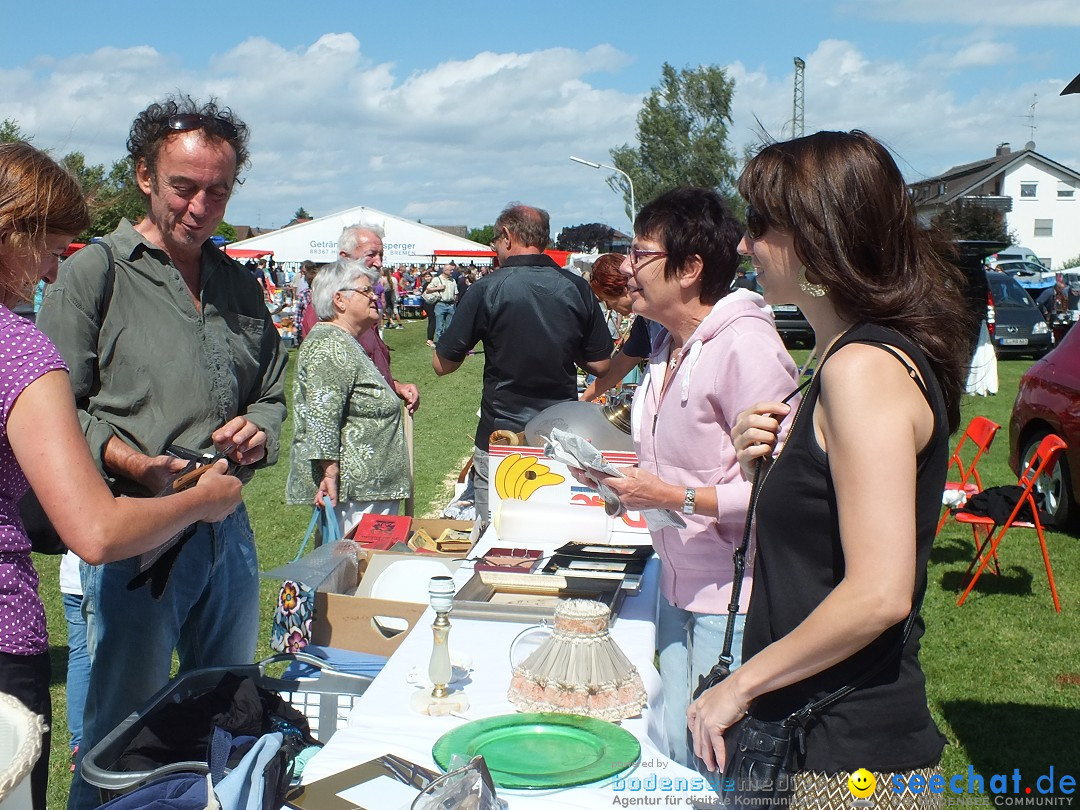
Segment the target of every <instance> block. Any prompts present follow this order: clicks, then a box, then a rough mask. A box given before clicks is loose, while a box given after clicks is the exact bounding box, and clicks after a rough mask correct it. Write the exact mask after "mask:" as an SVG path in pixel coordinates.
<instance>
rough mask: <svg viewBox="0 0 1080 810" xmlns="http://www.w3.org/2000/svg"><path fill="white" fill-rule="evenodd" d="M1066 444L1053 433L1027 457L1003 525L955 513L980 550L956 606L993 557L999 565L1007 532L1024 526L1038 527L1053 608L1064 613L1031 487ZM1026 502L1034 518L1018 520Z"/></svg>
mask: <svg viewBox="0 0 1080 810" xmlns="http://www.w3.org/2000/svg"><path fill="white" fill-rule="evenodd" d="M1065 447H1066V445H1065V442H1064V441H1062V440H1061V439H1060V438H1058V437H1057V436H1055V435H1054V434H1052V433H1051V434H1050V435H1049V436H1047V437H1046V438H1044V439H1043V440H1042V441H1041V442H1039V446H1038V447H1037V448H1035V453H1034V454H1033V455H1032V456H1031V458H1030V459H1029V460H1028V462H1027V464H1026V465H1025V466H1024V470H1023V472H1021V473H1020V477H1019V479H1018V480H1017V483H1018V484H1019V485H1020V486H1021V487H1023V492H1022V493H1021V495H1020V499H1019V500H1018V501H1017V504H1016V506H1015V507H1013V510H1012V512H1011V513H1010V514H1009V517H1008V519H1007V520H1006V521H1005V522H1004V523H1003V524H1000V525H999V524H997V523H996V522H995V521H994V519H993V518H991V517H987V516H985V515H975V514H972V513H971V512H965V511H964V510H962V509H961V510H958V511H956V512H955V513H953V515H954V517H955V518H956V519H957V521H959V522H960V523H967V524H969V525H970V526H971V531H972V533H973V534H974V536H975V545H976V548H977V550H976V552H975V556H974V557H973V558H972V560H971V564H970V565H969V566H968V567H967V571H966V572H965V573H969V572H970V571H971V569H972V568H973V567H974V566H975V563H978V564H979V567H978V568H977V569H976V570H975V575H974V576H973V577H972V578H971V582H969V583H968V586H967V588H966V589H965V590H964V593H963V594H962V595H961V597H960V599H959V601H958V602H957V603H956V604H957V605H962V604H964V600H965V599H967V597H968V594H969V593H971V589H972V588H973V587H975V582H976V581H977V580H978V579H979V576H980V575H981V574H982V572H983V570H984V569H985V568H986V566H987V564H988V563H989V562H990V561H991V560H994V564H995V566H996V565H997V550H998V546H999V545H1001V541H1002V539H1003V538H1004V537H1005V534H1006V532H1008V531H1009V529H1012V528H1025V529H1035V532H1036V534H1037V535H1038V536H1039V545H1040V546H1041V547H1042V556H1043V562H1044V563H1046V578H1047V580H1049V582H1050V594H1051V595H1052V596H1053V597H1054V608H1055V609H1056V610H1057V612H1058V613H1060V612H1061V600H1060V599H1058V592H1057V586H1056V585H1054V572H1053V571H1052V570H1051V568H1050V553H1049V552H1048V551H1047V550H1046V538H1045V537H1044V536H1043V525H1042V520H1041V519H1040V518H1039V510H1038V508H1037V507H1036V505H1035V498H1034V497H1033V496H1032V490H1033V489H1034V487H1035V482H1036V481H1037V480H1038V478H1039V477H1040V476H1042V475H1044V474H1046V472H1047V471H1048V470H1050V469H1051V468H1052V467H1053V466H1054V463H1055V462H1056V461H1057V458H1058V456H1059V455H1060V454H1061V452H1062V451H1063V450H1064V449H1065ZM1025 504H1027V506H1028V507H1030V509H1031V513H1032V515H1033V519H1032V521H1026V520H1019V519H1018V517H1017V516H1018V515H1019V514H1020V510H1021V509H1022V508H1023V507H1024V505H1025ZM980 526H981V527H983V528H984V529H985V530H986V535H985V537H984V538H983V539H982V541H981V542H980V540H979V531H978V529H979V527H980ZM999 573H1000V571H999Z"/></svg>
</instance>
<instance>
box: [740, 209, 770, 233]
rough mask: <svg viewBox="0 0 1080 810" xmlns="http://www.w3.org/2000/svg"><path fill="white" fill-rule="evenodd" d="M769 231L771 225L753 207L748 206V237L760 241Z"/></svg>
mask: <svg viewBox="0 0 1080 810" xmlns="http://www.w3.org/2000/svg"><path fill="white" fill-rule="evenodd" d="M767 230H769V223H768V221H767V220H766V219H765V217H763V216H762V215H761V213H760V212H759V211H758V210H757V209H756V208H754V206H752V205H748V206H746V235H747V236H749V237H750V238H751V239H760V238H761V237H763V236H764V235H765V232H766V231H767Z"/></svg>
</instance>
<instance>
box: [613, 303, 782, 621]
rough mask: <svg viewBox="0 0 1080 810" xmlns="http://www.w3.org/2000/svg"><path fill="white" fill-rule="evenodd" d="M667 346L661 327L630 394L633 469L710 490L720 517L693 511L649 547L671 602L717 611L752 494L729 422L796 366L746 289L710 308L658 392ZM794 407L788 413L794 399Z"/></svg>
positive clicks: (772, 394)
mask: <svg viewBox="0 0 1080 810" xmlns="http://www.w3.org/2000/svg"><path fill="white" fill-rule="evenodd" d="M670 352H671V338H670V335H668V333H667V332H661V333H660V335H658V336H657V338H656V341H655V342H654V347H653V353H652V356H651V357H650V358H649V369H648V372H647V373H646V375H645V378H644V380H643V381H642V383H641V386H640V387H639V389H638V391H637V394H636V395H635V397H634V405H633V411H632V417H631V422H632V426H633V436H634V443H635V446H636V447H637V453H638V466H639V467H640V468H641V469H643V470H645V471H647V472H651V473H653V474H655V475H657V476H659V477H660V478H662V479H663V480H664V481H666V482H668V483H670V484H677V485H680V486H687V487H695V488H698V489H701V488H702V487H707V486H713V487H715V488H716V500H717V503H718V504H719V507H720V509H719V511H720V517H719V518H718V519H717V518H712V517H704V516H702V515H690V516H687V517H686V523H687V526H686V528H685V529H676V528H673V527H667V528H664V529H661V530H660V531H659V532H654V533H653V535H652V538H653V546H654V548H655V549H656V551H657V553H658V554H659V555H660V559H661V560H662V562H663V566H662V568H661V574H660V590H661V592H662V593H663V595H664V597H665V598H666V599H667V600H668V601H669V602H670V603H671V604H673V605H675V606H676V607H679V608H683V609H685V610H690V611H693V612H695V613H710V614H722V613H726V612H727V605H728V602H729V601H730V599H731V581H732V577H733V575H734V572H733V567H732V560H731V554H732V552H733V551H734V550H735V548H737V547H738V545H739V543H740V542H741V541H742V532H743V524H744V522H745V520H746V510H747V505H748V501H749V499H750V482H749V481H747V480H745V479H744V478H743V475H742V471H741V469H740V467H739V463H738V461H737V460H736V458H735V448H734V446H733V445H732V443H731V435H730V432H731V428H732V426H733V425H734V423H735V419H736V418H737V417H738V415H739V414H740V413H742V412H743V411H744V410H746V409H747V408H749V407H750V406H752V405H754V404H755V403H757V402H761V401H764V400H776V401H779V400H781V399H783V398H784V397H786V396H787V395H788V394H790V393H791V392H792V391H793V390H794V389H795V387H796V381H795V380H796V376H797V371H796V369H795V364H794V362H793V361H792V359H791V355H789V354H788V352H787V350H786V349H785V348H784V344H783V342H782V341H781V340H780V336H779V335H778V334H777V332H776V327H775V325H774V324H773V320H772V315H771V314H770V312H769V310H768V308H767V307H766V306H765V302H764V301H763V299H762V298H761V296H760V295H758V294H757V293H754V292H750V291H749V290H741V289H740V290H733V291H732V292H730V293H728V295H726V296H725V297H724V298H721V299H720V300H719V301H718V302H717V303H716V305H715V306H713V308H712V311H711V312H710V313H709V314H708V315H707V316H706V317H705V320H703V321H702V322H701V323H700V324H699V325H698V327H697V329H696V330H695V331H694V333H693V334H692V335H691V336H690V339H689V340H688V341H687V342H686V345H685V346H684V347H683V351H682V359H681V361H680V363H679V367H678V369H677V370H676V372H675V374H674V376H673V378H672V379H671V380H670V381H669V382H668V385H667V387H666V388H664V389H663V390H661V386H662V384H663V379H664V373H665V369H666V363H667V359H668V357H669V355H670ZM791 405H792V410H791V414H794V412H795V407H796V406H797V405H798V400H797V399H795V400H793V401H792V403H791ZM790 421H791V415H789V416H788V417H787V418H786V419H785V421H784V424H783V425H782V429H781V439H783V437H784V436H785V435H786V433H787V427H788V424H789V423H790ZM755 550H756V545H755V543H754V542H753V540H752V541H751V546H750V550H749V552H748V555H747V566H746V573H745V575H744V578H743V585H742V593H741V594H740V597H739V603H740V612H743V613H745V612H746V607H747V605H748V604H749V601H750V590H751V584H752V570H753V556H754V551H755Z"/></svg>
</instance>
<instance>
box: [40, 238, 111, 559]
mask: <svg viewBox="0 0 1080 810" xmlns="http://www.w3.org/2000/svg"><path fill="white" fill-rule="evenodd" d="M95 244H98V245H101V247H102V248H104V250H105V256H106V258H107V259H108V262H109V267H108V270H107V271H106V273H105V290H104V295H103V296H102V304H101V320H102V321H103V320H105V313H106V312H108V310H109V302H110V301H111V300H112V290H113V280H114V277H115V273H116V270H115V264H116V263H115V260H114V259H113V252H112V248H110V247H109V245H108V244H107V243H106V242H100V241H99V242H96V243H95ZM19 516H20V517H21V518H22V523H23V530H24V531H25V532H26V536H27V537H29V538H30V550H31V551H33V552H36V553H38V554H64V553H65V552H67V546H65V545H64V541H63V540H61V539H60V535H59V534H58V533H57V531H56V529H55V528H54V527H53V525H52V521H51V520H49V516H48V515H46V514H45V510H44V509H42V508H41V502H40V501H38V497H37V495H35V494H34V490H32V489H28V490H26V494H25V495H23V497H22V499H21V500H20V501H19Z"/></svg>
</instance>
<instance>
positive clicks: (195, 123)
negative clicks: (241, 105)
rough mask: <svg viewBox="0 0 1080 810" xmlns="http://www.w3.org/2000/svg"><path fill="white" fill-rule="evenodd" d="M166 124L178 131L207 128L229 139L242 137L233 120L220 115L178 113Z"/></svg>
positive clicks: (170, 117)
mask: <svg viewBox="0 0 1080 810" xmlns="http://www.w3.org/2000/svg"><path fill="white" fill-rule="evenodd" d="M165 125H166V126H167V127H168V128H169V129H172V130H176V131H177V132H192V131H193V130H196V129H205V130H206V131H207V132H214V133H215V134H217V135H221V136H223V137H224V138H226V139H227V140H232V139H233V138H238V137H240V133H239V132H238V131H237V129H236V126H235V125H234V124H233V123H232V121H230V120H229V119H227V118H222V117H221V116H220V115H200V114H199V113H177V114H176V115H170V116H169V117H168V118H167V119H165Z"/></svg>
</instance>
